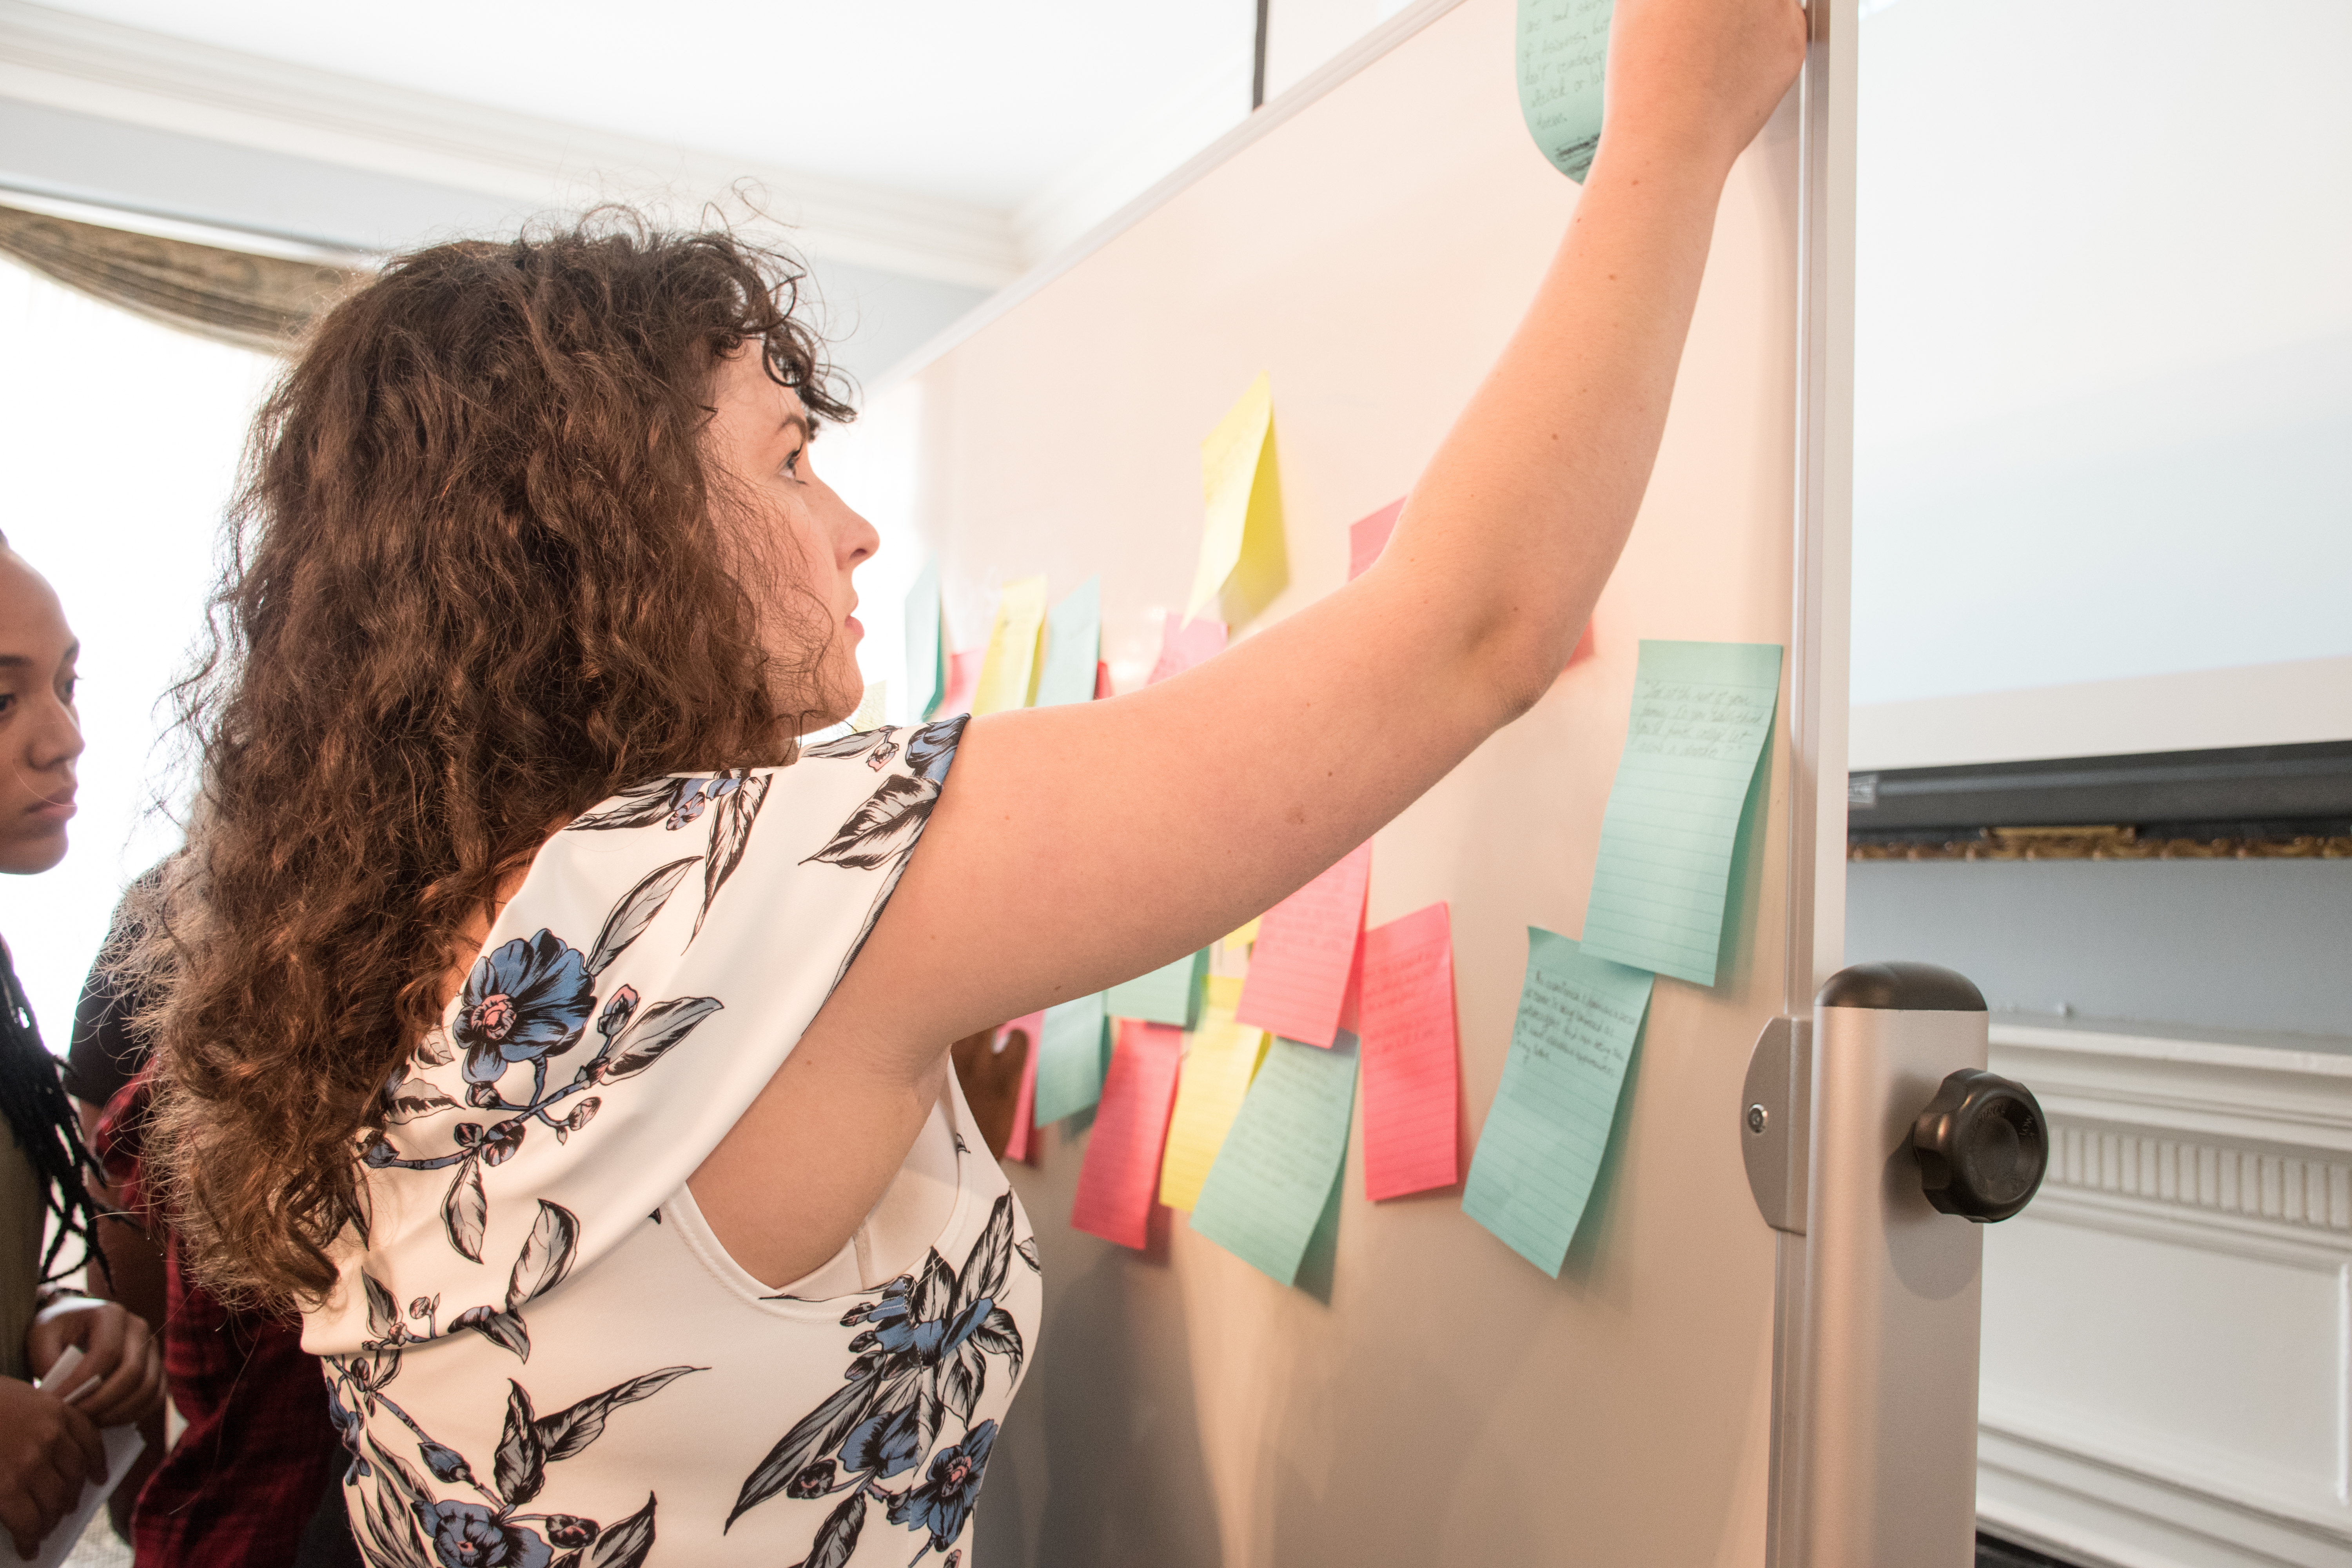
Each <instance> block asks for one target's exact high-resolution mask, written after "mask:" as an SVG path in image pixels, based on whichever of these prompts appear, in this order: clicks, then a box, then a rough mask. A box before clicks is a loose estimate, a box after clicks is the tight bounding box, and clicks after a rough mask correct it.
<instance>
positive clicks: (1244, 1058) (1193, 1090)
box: [1160, 974, 1265, 1209]
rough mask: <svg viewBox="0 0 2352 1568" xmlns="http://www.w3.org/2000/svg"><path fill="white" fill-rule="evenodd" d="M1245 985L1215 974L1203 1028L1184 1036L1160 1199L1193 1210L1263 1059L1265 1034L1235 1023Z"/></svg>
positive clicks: (1203, 1012) (1173, 1206)
mask: <svg viewBox="0 0 2352 1568" xmlns="http://www.w3.org/2000/svg"><path fill="white" fill-rule="evenodd" d="M1241 988H1242V987H1241V982H1240V981H1238V980H1235V979H1233V978H1231V977H1230V976H1227V975H1223V974H1217V975H1212V976H1211V977H1210V979H1209V998H1208V1002H1207V1003H1206V1005H1203V1006H1202V1009H1201V1026H1200V1027H1199V1028H1198V1029H1195V1030H1193V1031H1192V1033H1191V1034H1190V1035H1187V1036H1186V1037H1184V1065H1183V1068H1182V1069H1181V1071H1180V1072H1179V1073H1178V1075H1177V1079H1176V1111H1175V1114H1174V1115H1173V1116H1171V1118H1170V1119H1169V1121H1168V1148H1167V1152H1165V1153H1163V1154H1162V1155H1161V1156H1160V1202H1161V1203H1163V1204H1166V1205H1168V1206H1169V1207H1170V1208H1171V1209H1189V1208H1191V1207H1192V1200H1193V1199H1194V1198H1195V1197H1197V1196H1198V1195H1199V1194H1200V1191H1201V1184H1202V1181H1204V1180H1205V1179H1206V1178H1207V1176H1208V1174H1209V1164H1210V1163H1211V1162H1212V1161H1213V1160H1214V1159H1216V1157H1217V1150H1218V1148H1219V1147H1220V1146H1221V1145H1223V1142H1224V1141H1225V1130H1226V1129H1227V1128H1229V1127H1231V1126H1232V1125H1233V1122H1234V1116H1235V1114H1236V1113H1238V1112H1239V1111H1240V1110H1241V1108H1242V1096H1243V1095H1244V1094H1246V1093H1248V1092H1249V1085H1250V1078H1251V1076H1252V1075H1253V1074H1255V1072H1256V1071H1257V1064H1258V1059H1259V1058H1262V1057H1263V1056H1265V1030H1263V1029H1247V1028H1244V1027H1243V1026H1241V1025H1239V1024H1236V1023H1234V1004H1235V1003H1236V1002H1238V1001H1240V1000H1241Z"/></svg>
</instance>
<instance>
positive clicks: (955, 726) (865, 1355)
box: [303, 720, 1040, 1568]
mask: <svg viewBox="0 0 2352 1568" xmlns="http://www.w3.org/2000/svg"><path fill="white" fill-rule="evenodd" d="M960 735H961V721H960V720H959V721H950V722H946V723H940V724H931V725H926V726H924V727H922V728H920V729H914V730H908V729H890V730H882V731H874V732H872V733H869V734H865V735H856V736H851V737H848V738H847V739H845V740H842V741H836V742H831V743H828V744H826V745H823V746H818V747H814V748H812V749H811V750H810V751H808V752H805V753H804V754H803V759H802V760H801V761H800V762H798V763H794V764H793V765H792V766H790V767H786V768H778V769H762V770H751V771H748V772H737V773H723V774H719V775H715V776H714V775H698V776H683V775H681V776H673V777H669V778H665V779H660V780H656V781H654V782H653V783H650V784H646V785H644V786H642V787H640V788H638V789H635V790H633V791H631V792H629V793H628V794H626V795H621V796H618V797H616V798H614V800H611V801H607V802H605V803H604V804H603V805H599V806H598V807H597V808H596V809H594V810H593V811H591V812H590V813H588V814H587V815H585V816H582V817H581V818H580V819H579V820H578V821H576V822H574V823H573V824H572V826H570V827H569V828H567V829H565V830H564V831H563V832H562V833H560V834H558V835H556V836H555V837H554V838H553V839H552V840H551V842H550V843H549V844H548V845H547V847H545V848H544V849H542V850H541V852H540V854H539V857H538V858H537V859H536V860H535V861H534V862H533V864H532V866H531V868H530V875H529V876H528V877H527V878H526V879H525V880H524V882H523V884H522V887H521V888H520V890H518V891H517V893H516V894H515V896H514V898H513V899H512V900H511V901H510V902H509V904H508V905H507V907H506V909H505V910H503V911H501V913H500V915H499V921H498V924H497V926H496V927H495V928H494V929H493V930H492V931H491V932H490V934H489V938H488V942H485V943H484V945H483V949H482V952H481V955H480V957H479V958H478V960H477V962H476V963H475V964H474V965H473V967H472V970H471V972H470V973H469V974H468V977H467V982H466V984H465V986H464V988H463V990H462V991H461V992H460V994H458V996H457V998H456V1000H455V1001H453V1002H452V1004H451V1005H450V1008H449V1011H448V1013H447V1015H446V1018H445V1020H444V1026H443V1028H442V1029H441V1030H439V1031H436V1034H435V1035H434V1036H433V1037H430V1038H428V1039H427V1040H426V1041H425V1043H424V1044H423V1045H422V1046H421V1047H419V1048H418V1050H417V1052H416V1053H415V1056H414V1058H412V1060H411V1061H410V1062H409V1063H408V1064H407V1066H406V1067H405V1068H404V1069H403V1071H401V1072H400V1073H398V1074H396V1075H395V1077H394V1082H393V1083H392V1084H391V1085H390V1086H388V1088H387V1089H386V1090H385V1095H386V1099H387V1101H388V1104H389V1108H390V1109H389V1114H390V1117H391V1119H392V1123H393V1124H392V1125H391V1127H390V1128H389V1129H388V1131H387V1134H386V1135H385V1136H384V1137H383V1138H382V1139H381V1140H378V1141H376V1142H373V1144H372V1145H371V1146H370V1147H369V1148H368V1149H367V1150H366V1151H365V1152H364V1153H363V1154H362V1156H361V1159H362V1166H363V1171H364V1180H365V1184H366V1195H367V1200H368V1203H369V1213H370V1220H369V1228H368V1235H367V1237H365V1239H364V1242H362V1241H360V1240H359V1239H357V1238H352V1240H350V1242H349V1244H348V1245H347V1247H346V1248H345V1250H344V1251H343V1252H342V1253H341V1255H339V1257H338V1259H337V1261H338V1263H339V1265H340V1267H341V1276H342V1277H341V1285H340V1287H339V1289H338V1290H337V1293H336V1295H335V1297H334V1298H333V1299H332V1300H330V1301H329V1302H327V1303H326V1304H325V1306H323V1307H322V1308H320V1310H316V1311H314V1312H312V1313H310V1315H309V1316H308V1318H307V1319H306V1321H305V1323H304V1331H303V1344H304V1347H305V1348H306V1349H308V1350H310V1351H311V1352H313V1353H316V1354H319V1355H321V1356H323V1357H325V1358H326V1363H325V1364H326V1372H327V1381H328V1389H329V1395H330V1402H331V1404H330V1408H331V1413H332V1415H333V1416H334V1419H335V1422H336V1425H337V1426H338V1427H339V1428H341V1433H342V1436H343V1440H344V1442H345V1444H346V1446H348V1447H349V1448H350V1449H351V1454H352V1458H351V1462H350V1465H349V1469H348V1474H347V1475H346V1477H345V1484H344V1499H345V1501H346V1503H347V1504H348V1506H349V1508H350V1510H351V1514H352V1528H353V1531H354V1534H355V1535H356V1537H357V1539H358V1541H359V1543H360V1549H361V1551H362V1553H363V1554H364V1555H365V1556H366V1557H367V1559H368V1561H369V1563H371V1564H373V1565H375V1568H394V1565H397V1568H477V1565H478V1568H639V1565H641V1564H652V1565H653V1568H663V1565H666V1564H688V1563H695V1564H703V1563H709V1564H724V1563H760V1564H762V1565H763V1568H783V1565H785V1564H794V1563H805V1564H807V1565H808V1568H843V1565H845V1564H850V1563H856V1564H861V1565H863V1564H869V1563H877V1564H880V1563H887V1564H888V1565H889V1568H903V1565H906V1564H909V1563H922V1562H924V1561H927V1560H928V1561H930V1562H933V1563H940V1562H942V1560H944V1562H945V1563H963V1562H968V1560H969V1557H970V1548H969V1545H968V1542H967V1538H968V1536H969V1533H970V1521H971V1509H972V1504H973V1501H974V1500H975V1499H976V1498H977V1496H978V1494H979V1491H980V1484H981V1479H982V1472H983V1470H984V1468H985V1466H986V1464H987V1461H988V1456H989V1451H990V1448H991V1447H992V1445H993V1443H994V1441H995V1437H996V1431H997V1423H998V1422H999V1421H1000V1420H1001V1419H1002V1418H1003V1414H1004V1410H1005V1407H1006V1406H1007V1405H1009V1404H1010V1403H1011V1402H1012V1398H1013V1390H1014V1388H1015V1386H1016V1385H1017V1384H1018V1383H1019V1381H1020V1377H1021V1373H1022V1369H1023V1366H1024V1362H1025V1360H1026V1357H1027V1355H1028V1352H1029V1349H1030V1347H1031V1346H1032V1345H1033V1344H1034V1341H1035V1335H1036V1319H1037V1313H1038V1308H1039V1303H1040V1289H1039V1279H1038V1273H1037V1261H1036V1259H1037V1251H1036V1242H1035V1238H1034V1235H1033V1234H1032V1232H1031V1229H1030V1226H1029V1224H1028V1221H1027V1218H1026V1217H1025V1216H1024V1215H1023V1214H1022V1212H1021V1207H1020V1205H1019V1203H1018V1202H1017V1201H1016V1200H1015V1199H1014V1197H1013V1193H1012V1191H1011V1189H1010V1188H1009V1187H1008V1186H1007V1184H1006V1183H1005V1181H1004V1177H1003V1173H1002V1172H1001V1171H999V1170H998V1169H997V1167H996V1164H995V1162H994V1161H992V1159H990V1158H989V1155H988V1152H987V1151H986V1150H985V1149H984V1148H982V1147H981V1146H980V1143H979V1140H978V1139H977V1137H971V1138H967V1137H966V1136H964V1134H963V1132H962V1131H961V1129H963V1128H967V1127H968V1126H969V1125H970V1122H969V1115H968V1113H967V1112H966V1111H965V1110H964V1109H963V1107H962V1105H961V1099H960V1097H959V1096H958V1095H957V1094H956V1092H955V1090H954V1089H952V1087H951V1088H950V1090H949V1093H948V1094H947V1096H946V1097H945V1098H944V1099H943V1100H942V1103H941V1105H940V1107H939V1108H938V1110H935V1111H934V1113H933V1116H932V1119H931V1122H930V1125H929V1128H927V1130H926V1133H925V1136H924V1137H923V1138H922V1139H921V1140H919V1142H918V1143H917V1145H916V1149H915V1152H913V1154H911V1155H910V1156H909V1158H908V1163H907V1166H906V1168H905V1169H904V1170H902V1171H901V1173H900V1175H899V1178H898V1181H897V1182H896V1183H895V1184H893V1187H892V1189H891V1192H890V1194H889V1195H888V1196H887V1197H886V1198H885V1199H884V1201H883V1203H882V1204H881V1205H879V1207H877V1213H876V1215H875V1216H874V1217H873V1218H872V1219H871V1220H869V1222H868V1225H867V1226H866V1228H865V1229H864V1230H862V1231H861V1232H860V1233H859V1235H858V1236H857V1237H855V1238H853V1239H852V1241H851V1242H850V1243H849V1244H848V1246H846V1247H844V1248H843V1251H842V1254H841V1256H840V1257H838V1258H835V1260H834V1261H833V1262H832V1263H830V1264H828V1265H826V1266H825V1267H824V1268H822V1269H820V1270H818V1271H817V1273H816V1274H814V1275H812V1276H810V1277H809V1278H808V1279H803V1280H800V1281H797V1282H795V1283H794V1284H793V1285H791V1286H788V1287H786V1288H785V1289H782V1290H774V1289H769V1288H768V1287H766V1286H763V1285H761V1283H760V1282H759V1281H758V1280H757V1279H753V1278H752V1277H751V1275H749V1274H747V1273H745V1272H744V1271H743V1270H742V1269H741V1268H739V1267H737V1266H736V1264H735V1262H734V1261H733V1259H731V1258H729V1257H728V1255H727V1253H726V1251H725V1250H724V1249H723V1248H722V1247H720V1246H719V1243H718V1241H717V1239H716V1238H715V1237H713V1236H712V1234H711V1232H710V1229H709V1226H707V1225H705V1224H704V1222H703V1219H702V1216H701V1214H700V1213H699V1211H698V1210H697V1208H696V1207H695V1204H694V1199H693V1197H692V1195H691V1194H689V1193H688V1191H687V1188H686V1180H687V1177H688V1175H689V1174H690V1173H692V1172H693V1171H694V1170H695V1168H696V1167H697V1166H698V1165H699V1164H700V1163H701V1162H702V1160H703V1158H704V1156H705V1155H707V1154H708V1153H709V1152H710V1150H711V1149H713V1148H714V1147H716V1146H717V1144H718V1142H719V1140H720V1139H721V1138H722V1137H724V1136H725V1134H726V1133H727V1131H728V1130H729V1129H730V1127H732V1126H733V1125H734V1123H735V1121H736V1119H737V1118H738V1117H739V1116H740V1115H741V1113H742V1111H743V1110H744V1108H745V1107H746V1106H748V1105H749V1104H750V1103H751V1100H752V1098H753V1096H755V1095H756V1094H758V1092H759V1091H760V1089H761V1087H762V1086H763V1085H765V1084H766V1082H767V1081H768V1079H769V1078H770V1077H771V1076H772V1074H773V1073H774V1071H775V1069H776V1068H777V1065H778V1064H779V1063H781V1062H782V1060H783V1058H784V1057H785V1056H786V1055H787V1054H788V1053H789V1052H790V1051H791V1049H792V1047H793V1044H794V1043H795V1042H796V1041H797V1040H798V1039H799V1037H800V1035H801V1032H802V1030H803V1029H804V1028H805V1027H806V1026H807V1025H808V1022H809V1020H810V1019H811V1018H812V1017H813V1016H814V1015H815V1013H816V1011H817V1009H818V1007H819V1006H821V1005H823V1004H824V1000H825V998H826V996H827V995H828V994H830V993H831V992H832V990H833V987H834V985H835V982H836V981H837V980H838V979H839V977H840V976H841V974H842V973H844V972H845V970H846V969H847V968H848V965H849V963H850V961H851V960H852V959H853V958H855V957H856V953H857V950H858V948H859V946H860V945H861V944H862V943H863V942H864V941H865V939H866V934H867V933H868V932H869V931H871V930H872V929H873V924H874V921H875V920H876V918H877V916H879V914H880V913H881V910H882V906H883V904H884V902H885V901H886V900H887V898H888V897H889V893H890V889H891V888H892V887H893V886H894V885H895V884H896V882H897V880H898V874H899V872H900V871H901V870H902V869H903V868H904V867H905V865H906V861H907V858H908V854H909V853H911V851H912V850H913V848H914V846H915V842H916V840H917V838H918V837H919V835H920V834H921V831H922V828H923V825H924V823H925V822H926V821H927V820H928V818H929V814H930V809H931V805H932V803H933V802H934V801H935V800H937V798H938V796H939V793H940V785H941V784H942V783H943V782H944V780H945V778H946V775H947V771H948V767H949V763H950V761H951V759H952V757H953V754H954V749H955V743H956V741H957V740H958V738H959V737H960ZM950 1081H952V1080H950ZM910 1227H911V1229H912V1235H913V1245H911V1246H910V1245H908V1234H909V1231H910Z"/></svg>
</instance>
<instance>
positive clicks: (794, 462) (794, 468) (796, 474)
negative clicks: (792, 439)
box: [784, 447, 808, 479]
mask: <svg viewBox="0 0 2352 1568" xmlns="http://www.w3.org/2000/svg"><path fill="white" fill-rule="evenodd" d="M806 456H808V448H807V447H793V455H792V456H791V457H789V458H785V459H784V472H786V473H788V474H790V475H792V477H793V478H794V479H799V478H800V477H801V459H802V458H804V457H806Z"/></svg>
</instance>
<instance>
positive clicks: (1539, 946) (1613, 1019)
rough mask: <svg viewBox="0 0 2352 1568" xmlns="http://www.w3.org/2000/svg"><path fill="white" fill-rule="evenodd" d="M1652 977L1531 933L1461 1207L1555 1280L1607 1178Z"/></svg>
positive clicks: (1554, 938) (1550, 936)
mask: <svg viewBox="0 0 2352 1568" xmlns="http://www.w3.org/2000/svg"><path fill="white" fill-rule="evenodd" d="M1652 982H1653V977H1652V976H1650V975H1648V974H1645V973H1643V972H1642V971H1641V970H1638V969H1629V968H1627V967H1626V966H1625V965H1623V964H1622V963H1610V962H1609V961H1608V960H1606V959H1601V958H1595V957H1593V956H1592V955H1591V954H1590V953H1589V952H1580V951H1579V950H1578V947H1577V944H1576V943H1574V942H1570V941H1569V940H1568V938H1566V937H1564V936H1555V935H1553V934H1552V933H1551V932H1550V931H1541V930H1538V928H1536V927H1534V926H1529V927H1528V977H1527V982H1526V984H1524V985H1523V986H1522V988H1521V989H1520V992H1519V1016H1518V1022H1517V1024H1516V1025H1515V1026H1513V1028H1512V1030H1511V1054H1510V1055H1509V1056H1508V1057H1507V1058H1505V1059H1504V1062H1503V1084H1502V1088H1501V1089H1498V1090H1497V1091H1496V1095H1495V1104H1494V1108H1493V1109H1492V1110H1488V1111H1487V1112H1486V1126H1485V1127H1484V1128H1483V1129H1481V1130H1480V1131H1479V1134H1478V1152H1476V1153H1475V1154H1474V1155H1472V1156H1471V1160H1470V1180H1469V1181H1468V1182H1467V1183H1466V1184H1465V1186H1464V1188H1463V1193H1462V1211H1463V1212H1464V1213H1465V1214H1466V1215H1469V1216H1470V1217H1471V1218H1472V1219H1475V1220H1476V1221H1477V1222H1478V1223H1479V1224H1480V1225H1483V1226H1486V1228H1487V1229H1488V1230H1490V1231H1492V1232H1494V1233H1495V1235H1496V1236H1497V1237H1501V1238H1502V1240H1503V1241H1504V1242H1505V1243H1507V1245H1508V1246H1509V1247H1510V1248H1511V1250H1512V1251H1514V1252H1516V1253H1517V1254H1518V1255H1519V1256H1520V1257H1522V1258H1526V1259H1527V1260H1528V1262H1530V1263H1532V1264H1534V1265H1535V1266H1536V1267H1537V1268H1540V1269H1542V1270H1543V1271H1544V1272H1545V1273H1547V1274H1549V1275H1550V1276H1551V1277H1552V1278H1553V1279H1559V1268H1560V1265H1561V1264H1562V1263H1564V1262H1566V1261H1567V1258H1568V1244H1569V1243H1570V1241H1572V1240H1574V1239H1575V1237H1576V1227H1577V1225H1578V1223H1579V1222H1580V1221H1581V1220H1582V1219H1583V1217H1584V1206H1585V1205H1586V1203H1587V1202H1588V1201H1589V1200H1590V1199H1591V1196H1592V1183H1593V1179H1594V1178H1595V1177H1596V1176H1598V1175H1599V1174H1600V1173H1601V1155H1602V1153H1603V1152H1606V1151H1607V1149H1608V1147H1609V1124H1610V1122H1611V1121H1613V1120H1615V1118H1616V1115H1617V1099H1618V1096H1619V1095H1620V1094H1621V1093H1622V1091H1623V1089H1624V1086H1625V1068H1626V1064H1627V1063H1629V1062H1631V1061H1632V1060H1633V1045H1634V1042H1635V1040H1636V1039H1637V1038H1639V1037H1640V1035H1641V1032H1642V1019H1643V1016H1644V1015H1645V1014H1646V1013H1647V1012H1648V1011H1649V1006H1650V987H1651V984H1652Z"/></svg>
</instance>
